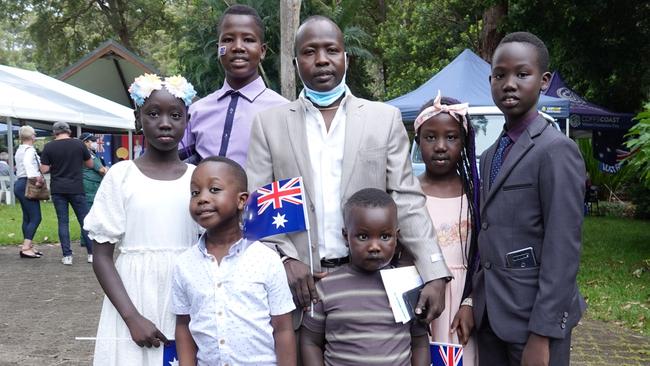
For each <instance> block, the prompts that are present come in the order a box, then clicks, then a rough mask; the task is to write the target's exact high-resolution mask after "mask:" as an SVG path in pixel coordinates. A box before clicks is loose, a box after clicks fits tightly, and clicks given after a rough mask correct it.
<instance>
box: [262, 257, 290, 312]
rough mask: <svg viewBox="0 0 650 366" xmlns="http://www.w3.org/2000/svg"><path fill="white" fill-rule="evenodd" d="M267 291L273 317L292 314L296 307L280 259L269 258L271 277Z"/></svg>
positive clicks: (269, 277)
mask: <svg viewBox="0 0 650 366" xmlns="http://www.w3.org/2000/svg"><path fill="white" fill-rule="evenodd" d="M267 278H268V281H267V284H266V291H267V293H268V299H269V309H270V311H271V315H282V314H286V313H290V312H292V311H293V310H294V309H295V308H296V306H295V305H294V303H293V296H292V295H291V290H290V289H289V283H288V282H287V274H286V272H285V271H284V266H283V265H282V261H281V260H280V257H278V256H277V255H271V256H269V276H268V277H267Z"/></svg>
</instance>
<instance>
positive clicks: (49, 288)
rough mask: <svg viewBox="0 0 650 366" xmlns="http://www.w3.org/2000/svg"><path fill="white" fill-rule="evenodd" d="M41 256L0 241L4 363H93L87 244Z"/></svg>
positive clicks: (613, 350)
mask: <svg viewBox="0 0 650 366" xmlns="http://www.w3.org/2000/svg"><path fill="white" fill-rule="evenodd" d="M39 250H41V251H42V252H44V253H45V257H43V258H40V259H20V258H19V257H18V251H19V249H18V247H15V246H10V247H0V366H9V365H11V366H14V365H21V366H22V365H37V366H48V365H75V366H76V365H90V364H91V362H92V352H93V343H92V342H89V341H76V340H75V337H79V336H94V335H95V331H96V327H97V320H98V317H99V312H100V308H101V301H102V298H103V294H102V290H101V288H100V287H99V285H98V283H97V281H96V280H95V276H94V274H93V272H92V268H91V266H90V264H88V263H86V261H85V259H86V255H85V250H83V248H79V246H78V244H76V245H75V246H74V251H75V253H76V254H77V257H75V262H74V265H72V266H63V265H62V264H61V262H60V258H61V250H60V248H59V246H55V245H42V246H39ZM573 334H574V337H573V353H572V360H571V364H572V365H578V366H585V365H590V366H599V365H603V366H604V365H626V366H631V365H650V337H648V336H642V335H639V334H637V333H633V332H631V331H627V330H625V329H623V328H620V327H618V326H616V325H611V324H607V323H603V322H599V321H594V320H589V319H586V320H583V322H582V324H581V325H580V326H578V327H577V328H576V330H575V331H574V333H573Z"/></svg>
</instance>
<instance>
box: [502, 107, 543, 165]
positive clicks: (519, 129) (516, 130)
mask: <svg viewBox="0 0 650 366" xmlns="http://www.w3.org/2000/svg"><path fill="white" fill-rule="evenodd" d="M538 115H539V113H538V112H537V111H535V113H531V114H530V116H526V119H525V120H523V121H521V123H519V124H518V125H516V126H515V127H513V128H512V129H511V130H508V129H507V128H506V125H503V129H504V130H505V131H506V134H507V135H508V137H510V139H511V140H512V143H511V144H510V145H508V147H506V150H505V151H504V153H503V160H504V161H505V159H506V157H507V156H508V153H510V149H512V146H514V144H515V143H517V140H519V137H521V135H522V134H523V133H524V131H526V129H527V128H528V126H530V124H531V123H533V121H534V120H535V119H537V116H538Z"/></svg>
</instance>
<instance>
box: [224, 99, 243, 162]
mask: <svg viewBox="0 0 650 366" xmlns="http://www.w3.org/2000/svg"><path fill="white" fill-rule="evenodd" d="M228 95H230V104H229V105H228V110H227V111H226V123H225V124H224V126H223V135H222V136H221V148H220V149H219V156H226V151H228V141H230V133H231V132H232V122H233V120H234V118H235V109H237V100H239V95H240V94H239V92H238V91H236V90H232V89H231V90H228V91H227V92H226V94H224V96H223V97H222V98H225V97H226V96H228Z"/></svg>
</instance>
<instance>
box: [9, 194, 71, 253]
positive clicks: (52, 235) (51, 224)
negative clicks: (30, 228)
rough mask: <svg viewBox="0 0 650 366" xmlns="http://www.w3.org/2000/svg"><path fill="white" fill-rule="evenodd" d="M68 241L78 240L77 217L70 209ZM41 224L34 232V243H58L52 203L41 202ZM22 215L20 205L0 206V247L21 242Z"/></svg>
mask: <svg viewBox="0 0 650 366" xmlns="http://www.w3.org/2000/svg"><path fill="white" fill-rule="evenodd" d="M69 211H70V212H69V215H70V216H69V217H70V239H71V240H79V224H78V223H77V217H76V216H75V215H74V212H73V211H72V209H71V208H70V210H69ZM41 216H42V218H43V219H42V220H41V224H40V225H39V227H38V230H37V231H36V236H35V237H34V242H35V243H38V244H42V243H58V242H59V234H58V228H57V223H56V213H55V211H54V205H52V202H49V201H48V202H41ZM22 218H23V213H22V211H21V209H20V205H19V204H16V205H15V206H12V205H0V245H15V244H21V243H22V242H23V233H22V229H21V225H22Z"/></svg>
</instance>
